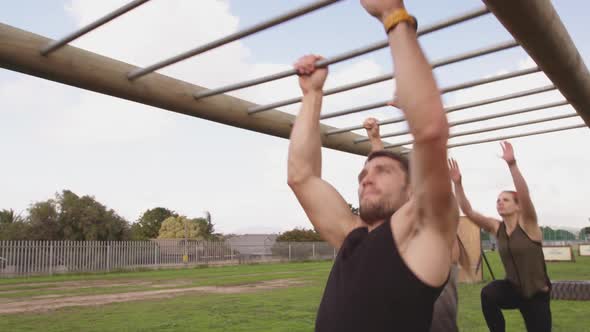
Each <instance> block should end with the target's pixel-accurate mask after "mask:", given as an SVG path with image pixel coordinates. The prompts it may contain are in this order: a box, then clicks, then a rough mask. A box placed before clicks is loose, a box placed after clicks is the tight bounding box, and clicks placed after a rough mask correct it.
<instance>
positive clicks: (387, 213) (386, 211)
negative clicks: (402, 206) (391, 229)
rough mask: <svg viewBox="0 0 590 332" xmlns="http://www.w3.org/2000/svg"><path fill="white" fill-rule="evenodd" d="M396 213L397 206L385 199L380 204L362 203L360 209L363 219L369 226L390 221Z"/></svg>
mask: <svg viewBox="0 0 590 332" xmlns="http://www.w3.org/2000/svg"><path fill="white" fill-rule="evenodd" d="M395 211H396V207H395V204H393V202H391V201H387V200H385V199H381V200H379V201H378V202H369V203H367V204H364V205H363V204H362V203H361V204H360V207H359V215H360V217H361V219H362V220H363V221H364V222H365V223H367V224H369V225H372V224H374V223H376V222H379V221H382V220H385V219H388V218H389V217H391V216H392V215H393V214H394V213H395Z"/></svg>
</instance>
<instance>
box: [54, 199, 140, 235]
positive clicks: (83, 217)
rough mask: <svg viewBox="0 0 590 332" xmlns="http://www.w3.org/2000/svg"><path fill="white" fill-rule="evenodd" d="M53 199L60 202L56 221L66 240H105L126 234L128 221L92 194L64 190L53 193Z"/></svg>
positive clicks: (127, 233)
mask: <svg viewBox="0 0 590 332" xmlns="http://www.w3.org/2000/svg"><path fill="white" fill-rule="evenodd" d="M56 201H57V205H58V206H59V224H60V225H61V227H62V234H63V238H64V239H66V240H75V241H91V240H94V241H107V240H125V239H127V238H128V237H129V224H128V222H127V221H126V220H125V219H123V218H122V217H121V216H119V215H118V214H117V213H116V212H115V211H114V210H112V209H107V208H106V206H104V205H102V204H101V203H99V202H97V201H96V200H95V199H94V197H91V196H82V197H79V196H78V195H76V194H74V193H73V192H71V191H69V190H64V191H63V192H62V193H61V194H60V195H57V196H56Z"/></svg>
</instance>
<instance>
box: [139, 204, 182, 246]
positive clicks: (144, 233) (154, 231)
mask: <svg viewBox="0 0 590 332" xmlns="http://www.w3.org/2000/svg"><path fill="white" fill-rule="evenodd" d="M177 216H178V214H177V213H176V212H174V211H171V210H168V209H166V208H163V207H157V208H153V209H149V210H146V211H145V212H144V213H143V214H142V215H141V217H139V219H138V220H137V222H136V223H134V224H133V225H132V226H131V237H132V238H133V239H134V240H147V239H155V238H157V237H158V234H159V233H160V228H161V227H162V222H163V221H164V220H166V219H167V218H169V217H177Z"/></svg>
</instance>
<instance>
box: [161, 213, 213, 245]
mask: <svg viewBox="0 0 590 332" xmlns="http://www.w3.org/2000/svg"><path fill="white" fill-rule="evenodd" d="M199 226H200V225H199V223H198V222H196V221H195V220H194V219H189V218H187V217H185V216H178V217H168V218H166V220H164V222H162V226H161V227H160V232H159V235H158V239H184V238H185V227H186V237H187V238H188V239H189V240H201V239H203V236H202V234H201V232H200V227H199Z"/></svg>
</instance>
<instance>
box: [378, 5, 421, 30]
mask: <svg viewBox="0 0 590 332" xmlns="http://www.w3.org/2000/svg"><path fill="white" fill-rule="evenodd" d="M401 22H408V23H409V24H410V25H411V26H412V27H413V28H414V30H418V21H417V20H416V18H415V17H414V16H412V15H410V14H409V13H408V12H407V11H406V10H405V9H403V8H400V9H396V10H394V11H393V12H391V14H389V15H387V17H386V18H385V20H383V27H384V28H385V33H389V31H391V30H392V29H394V28H395V27H396V26H397V25H398V24H399V23H401Z"/></svg>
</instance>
